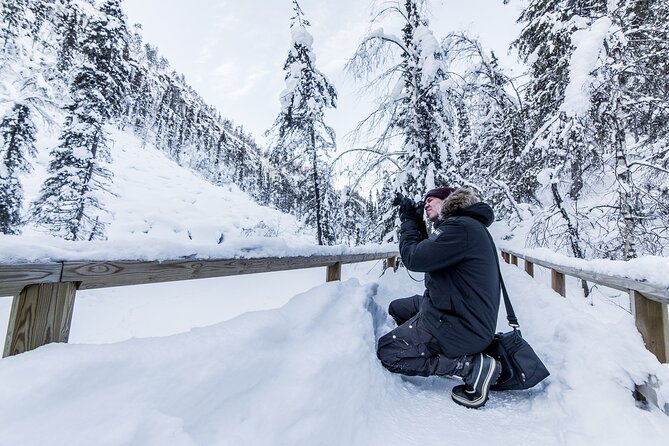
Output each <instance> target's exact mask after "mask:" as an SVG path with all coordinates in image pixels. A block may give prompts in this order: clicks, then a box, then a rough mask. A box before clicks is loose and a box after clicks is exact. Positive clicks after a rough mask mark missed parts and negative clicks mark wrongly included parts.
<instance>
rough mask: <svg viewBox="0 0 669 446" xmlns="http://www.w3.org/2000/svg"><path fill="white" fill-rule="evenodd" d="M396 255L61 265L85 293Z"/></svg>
mask: <svg viewBox="0 0 669 446" xmlns="http://www.w3.org/2000/svg"><path fill="white" fill-rule="evenodd" d="M396 254H397V253H392V252H391V253H388V252H385V253H378V254H352V255H344V256H312V257H279V258H257V259H214V260H183V261H180V260H176V261H175V260H172V261H165V262H142V261H117V262H90V263H87V262H65V264H64V266H63V277H62V280H63V281H66V282H80V283H81V285H80V287H79V289H81V290H88V289H95V288H105V287H114V286H123V285H137V284H148V283H158V282H171V281H175V280H190V279H206V278H212V277H225V276H236V275H241V274H254V273H264V272H272V271H287V270H293V269H303V268H316V267H324V266H330V265H334V264H335V263H341V264H344V263H356V262H366V261H372V260H382V259H386V258H388V257H390V256H392V255H396Z"/></svg>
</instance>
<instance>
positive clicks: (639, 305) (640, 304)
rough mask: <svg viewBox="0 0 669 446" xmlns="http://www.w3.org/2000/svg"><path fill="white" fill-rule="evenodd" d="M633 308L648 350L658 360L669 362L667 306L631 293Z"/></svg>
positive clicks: (635, 292)
mask: <svg viewBox="0 0 669 446" xmlns="http://www.w3.org/2000/svg"><path fill="white" fill-rule="evenodd" d="M630 297H631V298H632V308H633V309H634V320H635V323H636V327H637V329H638V330H639V333H641V337H643V342H644V344H646V348H647V349H648V350H650V352H651V353H653V354H654V355H655V356H656V357H657V359H658V360H659V361H660V362H662V363H666V362H668V361H669V320H668V319H669V315H668V314H667V305H666V304H663V303H660V302H654V301H652V300H650V299H646V298H645V297H644V296H643V295H642V294H641V293H639V292H638V291H631V292H630Z"/></svg>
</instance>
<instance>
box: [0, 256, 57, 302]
mask: <svg viewBox="0 0 669 446" xmlns="http://www.w3.org/2000/svg"><path fill="white" fill-rule="evenodd" d="M62 271H63V264H62V263H13V264H9V265H0V296H16V295H18V294H19V292H20V291H21V290H22V289H23V288H25V287H26V286H28V285H34V284H36V283H56V282H59V281H60V275H61V272H62Z"/></svg>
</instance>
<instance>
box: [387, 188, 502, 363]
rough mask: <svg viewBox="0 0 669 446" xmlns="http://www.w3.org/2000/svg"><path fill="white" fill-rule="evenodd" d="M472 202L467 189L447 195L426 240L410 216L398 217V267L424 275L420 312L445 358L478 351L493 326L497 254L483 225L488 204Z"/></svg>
mask: <svg viewBox="0 0 669 446" xmlns="http://www.w3.org/2000/svg"><path fill="white" fill-rule="evenodd" d="M477 201H478V200H477V199H476V197H475V195H474V194H473V193H472V192H471V191H469V190H467V189H458V190H457V191H456V192H454V193H453V194H451V195H450V196H449V197H448V198H447V199H446V200H444V202H443V204H442V208H441V211H440V219H439V220H438V221H437V222H436V223H435V225H434V231H433V232H432V234H431V235H430V236H429V237H428V238H427V239H424V240H421V235H420V230H419V225H418V222H417V221H415V220H413V219H410V218H409V219H404V221H403V222H402V226H401V228H400V254H401V256H402V261H403V263H404V265H405V266H406V267H407V268H408V269H409V270H411V271H417V272H425V273H426V274H425V287H426V290H425V293H424V294H423V298H422V299H421V305H420V313H421V314H422V318H423V320H424V322H425V326H426V328H427V329H428V330H429V331H430V333H431V334H432V335H433V336H434V337H435V338H436V339H437V341H438V343H439V345H440V347H441V349H442V351H443V352H444V354H445V355H446V356H448V357H458V356H462V355H469V354H474V353H478V352H481V351H483V350H484V349H485V348H486V347H487V346H488V345H489V344H490V342H491V341H492V338H493V336H494V334H495V328H496V325H497V313H498V311H499V301H500V299H499V297H500V287H499V272H498V267H497V261H496V259H495V256H496V255H497V253H496V251H495V249H494V247H493V245H492V244H491V242H490V239H489V237H488V233H487V229H486V226H490V224H492V222H493V220H494V214H493V211H492V209H491V208H490V206H488V205H487V204H485V203H482V202H477Z"/></svg>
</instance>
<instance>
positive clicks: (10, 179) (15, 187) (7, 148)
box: [0, 103, 36, 234]
mask: <svg viewBox="0 0 669 446" xmlns="http://www.w3.org/2000/svg"><path fill="white" fill-rule="evenodd" d="M35 133H36V128H35V124H34V123H33V121H32V117H31V113H30V108H28V106H26V105H24V104H20V103H17V104H15V105H14V107H13V108H12V109H11V110H10V111H9V112H8V113H7V114H6V115H5V117H4V118H3V119H2V121H1V122H0V136H1V137H2V139H1V140H0V143H1V145H0V232H3V233H5V234H17V233H19V232H20V227H21V206H22V204H23V188H22V187H21V182H20V181H19V178H18V173H20V172H28V171H30V169H31V166H30V163H29V162H28V160H27V156H29V155H34V154H35Z"/></svg>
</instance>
